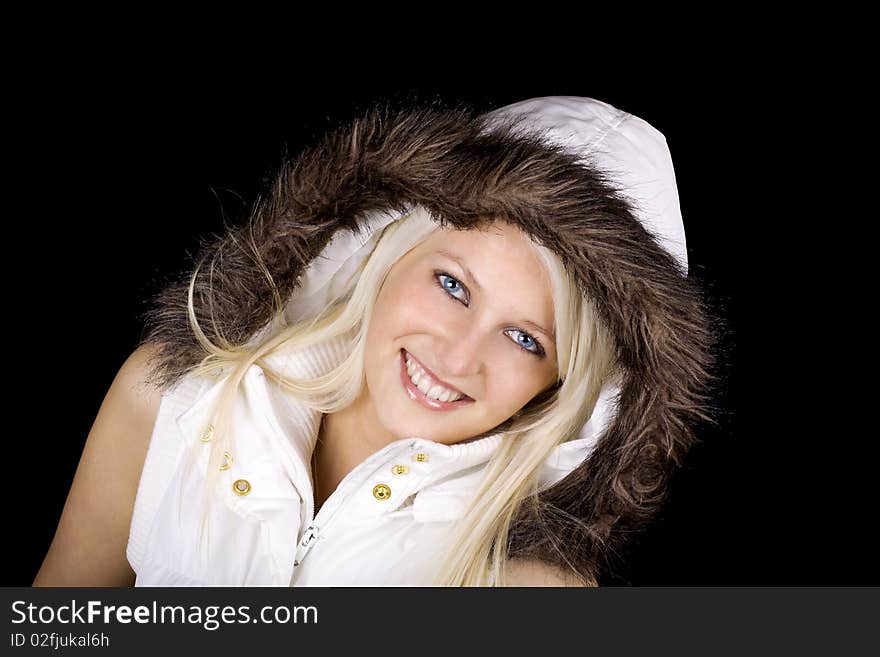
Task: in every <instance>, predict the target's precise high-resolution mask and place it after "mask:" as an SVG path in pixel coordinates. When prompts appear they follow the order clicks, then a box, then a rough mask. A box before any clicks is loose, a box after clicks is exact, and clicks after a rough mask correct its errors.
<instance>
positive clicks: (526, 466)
mask: <svg viewBox="0 0 880 657" xmlns="http://www.w3.org/2000/svg"><path fill="white" fill-rule="evenodd" d="M439 228H440V223H439V222H438V221H436V220H435V219H434V218H433V217H431V215H430V214H429V213H428V212H427V211H426V210H424V209H423V208H420V207H418V206H417V207H416V208H414V209H413V210H412V211H410V212H409V213H407V214H405V215H404V216H403V217H401V218H400V219H399V220H397V221H394V222H392V223H391V224H389V225H388V226H386V227H385V228H384V229H383V230H382V232H381V234H380V236H379V239H378V241H377V243H376V245H375V247H374V248H373V250H372V252H371V253H370V255H369V257H367V258H365V259H364V260H363V262H362V263H361V265H360V268H359V269H358V270H357V271H356V272H354V273H353V274H352V275H351V276H350V277H349V279H348V280H347V281H345V284H344V285H343V286H342V287H341V291H339V292H338V294H337V295H336V297H335V298H334V299H332V300H331V302H330V303H329V304H327V305H326V306H325V307H324V308H323V309H321V310H320V311H319V312H318V313H317V314H315V315H314V316H311V317H301V318H298V319H297V320H296V321H295V322H294V323H292V324H288V322H287V321H286V319H285V313H284V305H283V303H282V301H281V299H280V298H279V297H278V294H277V292H276V293H275V297H276V298H275V303H276V313H275V317H274V319H273V320H272V322H270V324H269V325H268V326H267V327H266V328H265V329H264V330H262V331H260V332H258V335H255V336H253V337H252V339H250V340H249V341H248V342H247V343H246V344H244V345H233V344H231V343H229V342H228V341H227V340H225V339H224V338H223V336H222V334H221V335H220V337H219V338H218V341H219V342H220V343H221V344H220V345H215V344H214V343H212V342H211V341H210V340H208V338H207V337H206V336H205V334H204V332H203V331H202V330H201V328H200V327H199V325H198V322H197V320H196V316H195V311H194V308H193V287H194V283H195V280H196V276H197V274H198V271H199V267H196V269H195V271H194V272H193V275H192V278H191V280H190V287H189V298H188V304H187V305H188V315H189V321H190V325H191V327H192V330H193V331H194V332H195V335H196V337H197V339H198V341H199V343H200V344H201V345H202V347H203V348H204V349H205V351H206V352H207V355H206V356H205V358H204V359H202V361H201V362H200V363H198V364H197V365H196V366H194V367H193V368H192V369H191V370H190V371H189V372H188V373H187V376H202V375H210V376H216V375H217V374H218V373H220V372H223V373H227V378H226V379H225V381H224V384H223V389H222V392H221V393H220V395H219V397H218V399H217V401H216V405H215V407H214V419H215V421H214V423H213V425H214V436H215V438H214V440H212V441H211V447H210V449H211V453H210V456H209V461H208V470H207V476H206V481H205V495H204V497H203V500H202V501H203V503H204V505H205V506H203V510H204V515H203V516H202V517H203V520H202V524H201V529H200V536H199V540H200V541H202V540H204V537H205V532H204V530H205V527H206V523H207V521H208V516H209V513H208V508H209V506H210V505H211V504H212V503H213V496H212V495H211V494H209V492H208V491H212V490H214V486H215V482H216V478H217V476H218V473H219V472H220V467H219V466H220V464H221V462H222V460H223V452H224V451H231V441H232V436H231V435H230V432H229V430H228V428H229V415H230V412H231V407H232V404H231V402H232V400H233V398H234V395H235V394H236V392H237V390H238V387H239V385H240V382H241V380H242V378H243V377H244V375H245V374H246V373H247V371H248V369H249V368H250V367H251V365H254V364H257V365H259V366H260V367H261V368H263V370H264V371H265V373H266V376H267V377H268V378H269V379H271V380H272V381H274V382H275V383H277V384H278V385H279V386H281V387H282V388H283V389H285V390H286V391H288V392H289V393H290V394H291V395H293V396H294V397H295V398H296V399H298V400H299V401H301V402H302V403H303V404H305V405H306V406H308V407H309V408H311V409H313V410H316V411H319V412H321V413H324V414H327V413H335V412H337V411H340V410H342V409H344V408H346V407H347V406H348V405H349V404H351V403H352V402H353V401H354V400H355V399H356V398H357V397H358V395H359V394H360V392H361V390H362V388H363V386H364V385H365V376H364V366H363V362H364V358H363V357H364V348H365V344H366V335H367V329H368V327H369V325H370V320H371V316H372V309H373V306H374V304H375V301H376V298H377V297H378V294H379V291H380V290H381V288H382V285H383V283H384V281H385V278H386V276H387V275H388V273H389V271H390V270H391V268H392V267H393V266H394V264H395V263H396V262H397V261H398V259H399V258H400V257H402V256H403V255H404V254H405V253H407V252H409V251H410V250H411V249H412V248H414V247H416V246H417V245H419V244H420V243H421V242H423V241H424V240H425V239H427V238H428V237H429V236H430V235H431V234H432V233H433V232H434V231H436V230H438V229H439ZM531 244H532V246H533V248H534V249H535V252H536V254H537V255H538V257H539V258H540V260H541V262H542V263H543V265H544V267H545V269H546V271H547V273H548V274H549V278H550V281H551V285H552V290H553V302H554V314H555V318H554V319H555V326H556V342H557V354H558V365H559V375H558V377H557V382H556V385H555V386H553V387H551V388H550V389H549V390H547V391H545V393H542V394H540V395H538V396H537V397H536V398H535V399H533V400H532V401H530V402H529V403H528V404H526V406H524V407H523V408H522V409H520V411H519V412H517V413H516V414H515V415H514V416H513V417H511V418H509V419H508V420H507V421H505V422H504V423H502V424H501V425H499V426H498V427H495V428H494V429H492V430H491V431H489V432H486V433H485V434H482V435H488V434H489V433H500V434H501V435H502V440H501V443H500V446H499V448H498V450H497V451H496V452H495V453H494V455H493V456H492V457H491V458H490V460H489V462H488V463H487V464H486V467H485V477H484V478H483V480H482V482H481V484H480V486H479V488H478V490H477V491H476V492H475V494H474V495H473V496H472V498H471V499H472V502H471V504H470V505H469V507H468V508H467V509H466V510H465V512H464V515H463V516H462V517H461V518H460V519H458V520H457V521H456V522H455V523H454V524H453V526H452V527H451V530H450V534H449V545H450V549H448V550H446V553H445V555H446V556H445V558H444V560H443V561H442V563H441V564H440V565H439V567H438V571H437V574H436V577H435V579H434V581H433V584H434V585H437V586H503V585H504V581H505V572H506V564H507V560H508V559H507V544H508V533H509V529H510V526H511V521H512V520H513V518H514V517H515V515H516V513H517V510H518V509H519V508H520V506H521V505H522V504H524V503H527V502H528V501H529V500H530V499H531V500H534V498H533V497H532V496H534V495H535V494H536V493H537V492H538V473H539V471H540V468H541V465H542V463H543V462H544V460H545V459H546V458H547V456H548V455H549V453H550V451H551V450H552V449H553V448H554V447H556V446H557V445H559V444H560V443H562V442H564V441H566V440H570V439H572V438H575V437H577V435H578V433H579V431H580V430H581V428H582V427H583V425H584V424H585V423H586V421H587V420H588V419H589V417H590V415H591V414H592V411H593V408H594V407H595V404H596V400H597V399H598V397H599V393H600V391H601V388H602V384H603V383H604V381H605V380H606V378H607V377H608V376H609V375H611V374H612V372H613V369H614V367H615V362H616V361H615V358H614V347H613V341H612V340H611V338H610V335H609V333H608V331H607V330H606V329H605V328H604V327H603V325H602V324H601V322H600V321H599V316H598V312H597V309H596V308H595V306H594V304H593V303H592V302H591V301H590V300H589V299H586V298H585V297H584V295H583V294H582V293H581V292H580V290H579V288H578V286H577V284H576V283H575V280H574V278H573V277H572V276H571V275H570V274H569V272H568V271H567V270H566V269H565V268H564V267H563V265H562V262H561V261H560V260H559V257H558V256H557V255H556V254H555V253H554V252H553V251H551V250H550V249H548V248H546V247H545V246H543V245H540V244H538V243H535V242H533V241H532V242H531ZM248 246H249V250H250V252H251V253H252V255H253V257H254V258H255V259H256V261H257V262H258V263H259V262H260V257H259V253H258V250H257V248H256V246H255V245H254V244H253V243H251V244H249V245H248ZM213 264H214V263H211V265H212V266H213ZM200 266H201V263H200ZM261 267H262V269H263V271H264V272H265V273H266V275H267V278H268V279H269V281H270V283H271V277H270V276H269V274H268V270H267V269H266V268H265V266H264V265H261ZM273 289H274V285H273ZM340 337H343V338H344V339H345V344H346V345H348V347H349V348H348V349H347V350H346V353H347V356H346V357H345V359H343V361H342V362H341V363H339V365H338V366H336V367H333V368H332V369H331V370H329V371H328V372H327V373H326V374H324V375H322V376H319V377H317V378H314V379H295V378H292V377H290V376H286V375H284V374H282V373H280V372H278V371H276V370H275V369H274V368H273V367H272V365H271V362H270V360H267V357H269V356H271V355H272V354H274V353H276V352H277V351H279V350H281V349H284V350H285V351H287V350H288V349H293V350H297V349H301V348H306V347H309V346H312V345H320V344H322V343H325V342H327V341H330V340H334V339H338V338H340ZM194 463H195V457H191V459H190V461H189V465H188V467H193V465H194ZM451 546H455V549H454V550H453V549H451ZM571 569H572V572H573V573H574V574H575V575H578V573H577V572H576V571H575V570H574V567H573V566H572V567H571Z"/></svg>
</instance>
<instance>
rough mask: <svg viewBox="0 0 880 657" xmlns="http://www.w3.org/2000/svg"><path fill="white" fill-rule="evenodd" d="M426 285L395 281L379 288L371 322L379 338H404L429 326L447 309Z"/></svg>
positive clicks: (404, 280)
mask: <svg viewBox="0 0 880 657" xmlns="http://www.w3.org/2000/svg"><path fill="white" fill-rule="evenodd" d="M442 302H443V299H442V298H438V295H436V294H434V291H433V290H432V289H431V288H430V286H429V285H427V284H425V283H424V282H419V281H415V280H413V279H412V278H411V277H410V278H409V279H408V280H407V279H405V278H404V277H398V278H397V279H395V280H389V281H388V284H387V285H386V286H385V287H383V289H382V292H381V293H380V294H379V298H378V299H377V300H376V307H375V308H374V319H375V321H376V324H377V326H379V325H381V326H384V329H381V331H380V332H381V333H383V334H394V335H405V334H407V333H409V332H413V331H419V330H421V329H422V328H423V327H424V326H431V325H432V324H433V323H434V322H436V321H438V320H439V319H440V318H442V317H443V313H444V311H445V312H448V309H446V308H443V306H442Z"/></svg>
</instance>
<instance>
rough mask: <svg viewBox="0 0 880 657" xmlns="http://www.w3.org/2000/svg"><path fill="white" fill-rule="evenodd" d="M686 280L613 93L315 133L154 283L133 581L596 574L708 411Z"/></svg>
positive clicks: (386, 118)
mask: <svg viewBox="0 0 880 657" xmlns="http://www.w3.org/2000/svg"><path fill="white" fill-rule="evenodd" d="M686 267H687V260H686V250H685V242H684V231H683V227H682V224H681V216H680V212H679V209H678V198H677V192H676V187H675V180H674V174H673V169H672V164H671V160H670V158H669V152H668V149H667V148H666V144H665V140H664V139H663V136H662V135H661V134H660V133H659V132H657V131H656V130H654V129H653V128H652V127H651V126H650V125H648V124H647V123H645V122H644V121H642V120H641V119H638V118H637V117H634V116H632V115H630V114H627V113H625V112H621V111H619V110H617V109H615V108H613V107H611V106H610V105H608V104H606V103H602V102H600V101H596V100H593V99H589V98H579V97H567V96H563V97H548V98H538V99H532V100H529V101H523V102H521V103H517V104H515V105H511V106H508V107H505V108H502V109H501V110H497V111H495V112H493V113H490V114H488V115H482V116H478V117H472V116H471V115H470V114H469V113H468V112H466V111H464V110H446V111H441V110H434V109H426V108H423V109H410V110H400V111H391V110H387V109H384V110H381V109H374V110H371V111H370V112H367V113H366V114H365V115H364V116H363V117H361V118H360V119H358V120H357V121H355V122H354V123H353V124H352V125H351V126H349V127H346V128H343V129H339V130H336V131H334V132H332V133H330V134H328V135H327V136H326V137H325V138H324V139H322V140H321V141H320V142H319V143H318V144H316V145H314V146H312V147H310V148H308V149H306V150H305V151H304V152H303V153H301V154H300V156H299V157H298V158H296V160H295V161H293V162H290V163H288V164H286V165H285V166H284V167H283V168H282V170H281V172H280V173H279V175H278V177H277V179H276V181H275V183H274V185H273V187H272V189H271V190H270V193H269V194H268V195H267V196H266V197H264V198H262V199H261V200H259V201H258V203H257V204H256V206H255V208H254V211H253V213H252V216H251V217H250V219H249V221H248V222H247V223H246V224H245V225H244V226H241V227H237V228H233V229H231V230H230V231H229V232H228V233H227V234H226V235H225V236H222V237H221V238H220V239H218V240H216V241H215V242H214V243H213V244H211V245H209V246H208V247H207V248H206V249H204V251H203V253H202V254H200V258H199V262H198V264H197V265H196V267H195V269H194V271H193V273H192V274H191V275H187V276H185V277H183V278H181V279H180V280H179V281H177V282H176V283H175V284H173V285H170V286H168V288H166V289H165V290H163V291H162V292H161V293H160V294H159V295H158V296H157V297H156V298H155V299H154V304H153V306H152V309H151V311H150V313H149V314H148V317H147V320H148V325H149V329H150V330H149V331H148V334H147V336H146V338H145V339H144V341H143V344H142V346H141V348H140V351H139V352H137V353H136V354H135V355H133V357H132V359H130V360H133V362H134V363H135V365H132V366H131V367H129V368H128V369H129V370H133V371H134V374H131V375H130V376H131V378H132V380H140V379H149V380H150V382H152V384H153V390H155V391H158V392H152V393H150V394H149V395H147V396H148V398H149V399H150V401H149V402H148V403H147V408H146V409H144V408H143V403H142V407H141V408H140V409H139V410H136V416H137V417H138V418H141V419H139V420H138V426H139V427H141V429H140V430H141V432H143V427H145V426H151V428H152V431H151V432H150V434H151V436H150V438H149V441H148V443H149V448H148V452H147V454H146V458H145V460H144V461H142V465H143V468H142V470H141V471H138V474H139V475H140V477H139V479H138V483H137V494H136V499H135V500H133V503H132V502H131V501H129V502H127V503H126V502H118V503H117V504H118V505H119V509H120V510H119V512H118V513H116V514H111V515H113V516H114V517H117V516H118V517H121V518H123V519H124V520H125V521H127V520H130V525H129V526H128V530H129V533H128V539H127V542H126V546H125V547H126V550H125V554H126V557H127V559H128V562H129V563H130V565H131V567H132V568H133V571H134V572H135V573H136V577H137V579H136V582H135V583H136V584H138V585H209V584H221V585H229V584H232V585H282V586H286V585H388V584H397V585H429V584H439V585H475V586H486V585H496V586H498V585H510V584H514V585H518V584H544V583H550V584H569V583H573V584H597V583H598V579H599V576H600V574H601V572H602V571H603V569H604V568H607V567H608V565H609V563H608V558H609V557H613V556H614V555H615V554H616V552H617V551H618V550H619V548H621V547H623V545H624V544H625V542H626V539H627V538H628V537H630V536H631V535H632V534H633V532H634V531H635V530H638V529H640V528H642V527H644V525H645V524H646V522H647V521H648V520H649V519H650V518H651V517H652V516H653V514H654V513H655V512H656V511H657V510H658V508H659V506H660V504H661V501H662V497H663V493H664V490H665V484H666V481H667V479H668V476H669V475H670V474H671V472H672V469H673V468H674V467H675V466H676V465H679V464H680V462H681V458H682V456H683V454H684V453H685V452H686V450H687V449H688V448H689V447H690V446H691V445H692V444H693V442H694V440H695V437H694V435H693V429H692V427H693V425H694V423H695V422H696V421H697V420H700V419H703V420H710V421H711V417H709V416H708V415H707V412H706V411H708V405H707V399H708V396H707V394H706V387H707V383H708V381H709V380H710V378H711V375H710V373H709V369H710V366H711V365H712V360H713V358H712V353H711V349H712V345H713V340H714V332H713V328H712V322H711V319H710V318H709V316H708V315H707V313H706V310H705V308H704V307H703V304H702V302H701V299H700V291H699V289H698V287H697V286H696V284H695V283H694V282H693V281H692V280H691V279H689V278H688V277H687V269H686ZM123 370H126V368H125V367H123ZM126 371H128V370H126ZM118 378H120V379H124V380H126V381H127V380H128V375H126V377H118ZM114 385H116V384H115V383H114ZM120 385H122V384H120ZM108 396H109V395H108ZM105 403H106V402H105ZM101 412H102V413H103V412H104V410H103V408H102V411H101ZM108 413H109V411H108ZM151 420H154V421H153V422H152V423H151ZM97 424H98V423H97V422H96V425H97ZM93 431H94V429H93ZM89 441H91V434H90V439H89ZM99 441H100V439H98V440H96V442H95V444H96V445H98V444H100V442H99ZM131 451H133V452H137V450H136V449H132V450H131ZM98 452H100V447H94V448H93V449H90V447H89V445H88V444H87V447H86V453H96V454H97V453H98ZM84 462H85V466H83V464H81V466H80V468H83V467H85V468H86V470H87V471H88V468H89V461H88V459H86V458H85V456H84ZM128 462H129V463H138V461H137V458H136V457H131V458H129V459H128ZM129 469H130V470H131V471H136V470H137V468H136V467H134V466H130V468H129ZM83 479H84V481H88V478H87V477H85V476H84V477H83ZM76 487H77V482H76V481H75V482H74V488H76ZM85 488H86V485H84V486H83V489H84V490H85ZM127 490H129V491H130V490H131V487H129V488H128V489H127ZM85 496H86V495H85V493H78V494H77V495H76V496H75V495H74V491H73V489H72V492H71V499H74V500H76V499H83V498H85ZM71 499H69V500H68V506H71V511H70V512H69V513H68V509H67V507H66V508H65V512H64V514H63V515H62V521H61V523H60V525H59V532H58V534H56V538H55V541H54V542H53V546H52V548H50V553H49V555H47V559H46V563H44V566H43V569H42V570H41V573H40V574H39V575H38V576H37V580H36V581H35V584H37V583H49V582H51V581H52V573H53V572H58V571H60V565H59V564H62V563H64V560H65V557H64V555H65V554H72V553H74V552H75V551H76V550H77V549H79V550H82V549H83V548H82V545H83V543H82V541H83V540H85V539H80V541H79V546H80V547H79V548H76V547H75V545H76V544H77V541H76V540H74V539H70V538H64V537H65V536H69V535H70V532H68V531H65V530H64V529H63V528H64V527H65V517H64V516H65V515H70V516H71V518H72V517H74V516H76V515H77V511H76V509H77V506H80V507H82V506H84V504H79V505H77V504H76V503H73V504H72V503H71ZM129 508H131V513H128V509H129ZM79 515H85V514H84V513H80V514H79ZM69 524H73V523H72V521H69ZM122 526H123V525H122V523H119V525H118V527H122ZM121 534H122V532H121V531H120V530H119V529H118V528H117V530H116V531H115V532H114V533H113V537H114V539H115V543H112V542H111V543H112V544H115V546H116V547H115V548H105V549H113V550H114V551H113V553H112V555H111V557H110V558H111V559H115V563H117V564H118V563H119V552H120V550H119V536H120V535H121ZM59 536H61V539H59ZM56 543H58V544H59V546H60V547H58V549H57V551H58V555H54V554H53V552H54V551H56ZM105 543H106V542H105ZM65 546H67V547H66V548H65ZM67 559H70V557H67ZM117 570H118V572H120V573H122V572H123V571H124V569H123V568H122V567H121V566H117ZM44 571H45V572H44Z"/></svg>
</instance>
